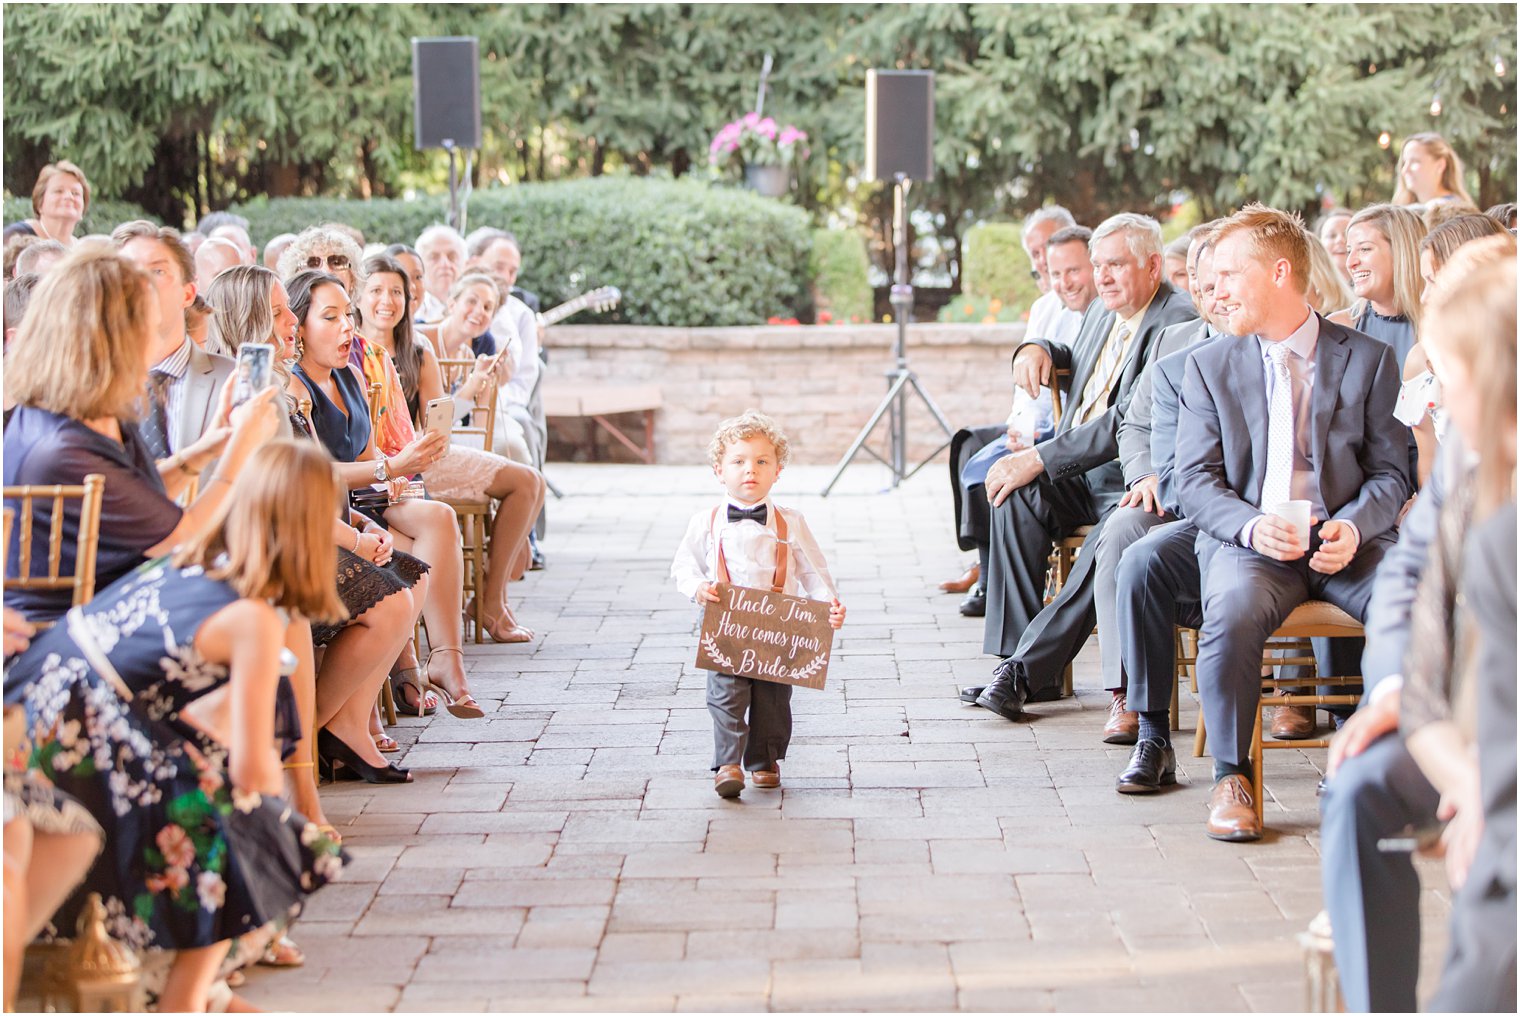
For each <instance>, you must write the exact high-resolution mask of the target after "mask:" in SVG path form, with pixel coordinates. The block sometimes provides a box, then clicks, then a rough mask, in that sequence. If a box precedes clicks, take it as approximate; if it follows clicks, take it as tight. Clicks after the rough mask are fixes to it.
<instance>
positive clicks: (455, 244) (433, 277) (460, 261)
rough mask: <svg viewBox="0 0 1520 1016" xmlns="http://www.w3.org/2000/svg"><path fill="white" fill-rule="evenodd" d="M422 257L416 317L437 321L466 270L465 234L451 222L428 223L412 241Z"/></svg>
mask: <svg viewBox="0 0 1520 1016" xmlns="http://www.w3.org/2000/svg"><path fill="white" fill-rule="evenodd" d="M413 246H414V247H415V248H416V250H417V257H418V258H420V259H421V261H422V285H423V290H422V296H421V298H420V299H419V300H418V302H417V320H418V321H419V322H421V323H424V324H434V323H436V322H437V321H438V319H439V318H441V317H443V312H444V310H445V308H446V306H447V304H448V299H449V291H450V290H451V289H453V288H454V282H455V281H456V280H457V279H458V278H459V276H460V274H461V273H462V272H463V271H464V262H465V259H466V258H467V257H468V256H469V252H468V250H467V248H466V247H465V243H464V237H462V236H460V235H459V233H458V231H456V230H455V229H454V228H453V227H452V226H441V225H439V226H429V227H428V228H427V229H424V230H423V231H422V232H421V233H420V234H418V236H417V242H416V243H415V244H414V245H413Z"/></svg>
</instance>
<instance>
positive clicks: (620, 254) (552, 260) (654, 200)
mask: <svg viewBox="0 0 1520 1016" xmlns="http://www.w3.org/2000/svg"><path fill="white" fill-rule="evenodd" d="M445 204H446V201H445V199H443V198H441V197H430V198H426V199H423V200H418V201H398V200H371V201H342V200H331V199H303V198H280V199H273V200H260V201H254V202H250V203H248V204H246V205H240V206H235V207H234V208H232V209H231V210H232V211H235V212H237V213H238V214H239V215H244V216H247V218H248V219H249V221H250V223H251V226H252V228H251V232H252V233H253V238H254V241H255V242H257V243H263V242H264V241H265V240H267V239H268V238H269V237H271V236H274V235H275V234H277V233H284V232H290V233H294V232H299V231H300V230H301V228H303V227H305V226H308V225H311V224H313V223H317V222H323V221H328V220H333V221H338V222H346V223H348V224H349V225H352V226H355V227H357V228H359V229H360V230H362V231H363V232H364V236H365V238H366V239H367V240H369V241H371V242H384V243H392V242H396V241H404V242H407V243H411V242H412V241H413V240H415V239H416V237H417V234H418V233H420V232H421V231H422V230H423V229H424V228H425V227H426V226H428V225H430V224H432V223H434V222H438V221H441V220H442V219H443V217H444V213H445ZM469 225H470V228H472V229H473V228H475V227H478V226H498V227H500V228H502V229H508V230H511V231H512V232H513V233H515V234H517V236H518V239H519V240H520V241H521V242H522V244H523V248H524V250H523V269H522V275H521V277H520V278H519V280H518V282H519V284H520V285H521V286H523V287H524V288H526V289H530V290H533V291H534V292H536V293H538V294H539V296H540V297H541V298H542V300H543V302H544V306H545V307H551V306H553V305H554V304H556V303H559V302H561V301H564V300H568V299H570V298H571V297H574V296H577V295H579V294H581V293H583V292H586V291H587V290H590V289H594V288H596V287H598V286H604V285H611V286H617V287H618V288H619V289H620V290H622V292H623V303H622V305H621V306H620V307H618V309H617V310H615V311H613V312H612V313H610V314H606V315H602V316H599V317H598V316H595V315H583V316H581V317H579V318H577V319H576V320H577V321H603V322H630V323H635V324H644V325H688V326H694V325H747V324H757V323H760V322H763V321H765V320H766V318H768V317H772V316H781V317H806V316H807V315H809V314H810V313H811V294H810V292H809V282H810V278H809V259H810V254H811V237H810V236H809V228H808V221H807V216H806V214H805V213H803V212H802V211H801V210H799V209H797V208H793V207H792V206H790V205H786V204H781V203H780V202H776V201H771V200H768V199H766V198H761V197H758V196H756V195H754V194H751V193H750V192H748V191H743V190H738V189H734V188H730V187H722V186H713V185H711V184H708V183H704V182H701V181H696V180H658V179H649V178H631V177H598V178H593V179H587V180H570V181H564V182H555V183H533V184H519V185H517V186H515V187H505V188H500V189H493V190H488V191H483V192H479V193H477V194H475V195H474V196H473V197H472V198H471V199H470V206H469Z"/></svg>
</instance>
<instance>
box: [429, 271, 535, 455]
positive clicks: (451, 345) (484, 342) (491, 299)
mask: <svg viewBox="0 0 1520 1016" xmlns="http://www.w3.org/2000/svg"><path fill="white" fill-rule="evenodd" d="M500 302H501V288H500V287H499V286H498V285H497V284H496V280H495V279H494V278H492V277H491V276H489V275H486V274H483V273H481V272H470V273H468V274H466V275H463V276H461V277H460V279H459V281H458V282H456V283H454V288H453V289H451V290H450V291H449V297H448V301H447V303H446V304H445V307H444V315H443V317H441V318H439V319H438V321H437V323H436V324H435V325H434V326H433V328H432V330H431V334H429V333H427V332H424V333H423V335H424V341H427V342H428V343H430V344H431V345H432V347H433V352H434V355H436V356H437V357H438V359H440V360H460V359H469V358H471V357H475V358H477V359H478V358H480V357H492V358H494V365H493V366H492V368H491V370H492V378H491V379H489V380H491V381H492V383H495V384H496V385H497V386H498V388H499V387H500V385H501V384H502V383H503V382H504V381H505V380H506V379H507V378H509V377H510V376H511V371H512V363H511V353H510V351H509V350H508V349H498V348H497V347H496V346H495V345H494V342H493V338H494V337H493V336H492V335H491V330H490V325H491V319H492V317H494V316H495V314H496V308H497V305H498V304H499V303H500ZM482 327H483V328H484V330H483V331H477V330H476V329H480V328H482ZM498 353H500V354H501V355H500V356H497V354H498ZM486 380H488V379H480V381H481V382H484V381H486ZM464 384H465V385H466V387H467V388H468V389H469V391H468V393H467V395H464V396H461V398H466V397H467V398H469V399H471V400H473V399H474V398H475V397H476V394H477V391H478V389H477V388H476V387H475V386H476V384H477V382H476V380H474V379H467V380H466V381H465V382H464ZM456 394H458V393H456ZM499 402H500V397H499V396H498V405H499ZM504 422H505V423H508V424H510V430H509V432H508V433H507V434H505V435H503V434H502V430H503V427H502V424H503V423H504ZM496 425H497V426H496V430H497V434H496V438H495V439H494V441H493V444H495V446H496V449H495V450H496V453H497V454H498V455H502V453H503V452H505V453H506V454H505V455H503V457H504V458H509V459H511V460H512V461H514V462H521V463H526V462H527V461H528V460H530V459H531V458H532V455H531V454H530V453H529V451H528V446H527V443H526V440H525V438H524V437H523V429H522V427H521V426H519V425H518V423H517V421H515V420H511V419H510V418H509V419H508V420H506V421H503V420H502V419H501V414H500V413H499V412H498V414H497V420H496Z"/></svg>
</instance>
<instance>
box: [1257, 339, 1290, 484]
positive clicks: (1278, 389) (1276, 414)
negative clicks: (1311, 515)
mask: <svg viewBox="0 0 1520 1016" xmlns="http://www.w3.org/2000/svg"><path fill="white" fill-rule="evenodd" d="M1288 352H1289V350H1288V344H1287V343H1286V342H1274V343H1272V345H1270V346H1269V347H1267V355H1268V356H1270V357H1271V358H1272V400H1271V404H1270V405H1268V407H1267V469H1266V473H1265V474H1264V475H1263V477H1262V481H1261V503H1260V504H1259V505H1258V506H1257V507H1259V508H1260V509H1261V510H1262V511H1270V510H1271V509H1272V507H1273V506H1274V505H1277V504H1281V503H1282V502H1284V501H1287V500H1289V499H1290V498H1292V496H1293V449H1294V444H1293V442H1294V438H1293V430H1294V424H1295V422H1296V421H1295V420H1294V418H1293V375H1292V374H1290V373H1288V363H1287V356H1288Z"/></svg>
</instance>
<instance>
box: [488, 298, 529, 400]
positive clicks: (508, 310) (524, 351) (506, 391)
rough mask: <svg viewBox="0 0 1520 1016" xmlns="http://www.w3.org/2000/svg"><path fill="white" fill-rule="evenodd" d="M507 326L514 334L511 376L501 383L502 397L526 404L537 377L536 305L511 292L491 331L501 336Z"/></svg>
mask: <svg viewBox="0 0 1520 1016" xmlns="http://www.w3.org/2000/svg"><path fill="white" fill-rule="evenodd" d="M501 327H506V328H507V329H508V330H509V331H510V333H511V336H512V339H511V350H512V352H511V354H510V356H511V359H512V376H511V378H509V379H508V380H507V383H506V384H504V385H502V386H501V400H502V401H503V402H507V403H511V404H513V405H518V406H526V405H527V404H528V399H529V397H530V396H532V394H533V385H534V383H535V382H537V381H538V368H539V362H538V320H537V316H536V315H535V314H534V313H533V309H532V308H531V307H529V306H528V305H527V304H525V303H523V302H522V301H521V300H519V299H518V298H517V297H515V296H508V297H507V300H506V302H505V303H503V304H502V305H501V309H500V310H498V311H497V312H496V317H495V319H494V320H493V321H492V322H491V331H492V333H493V334H495V335H496V336H497V337H498V342H499V340H500V336H501V334H502V332H501V331H500V330H499V328H501Z"/></svg>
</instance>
